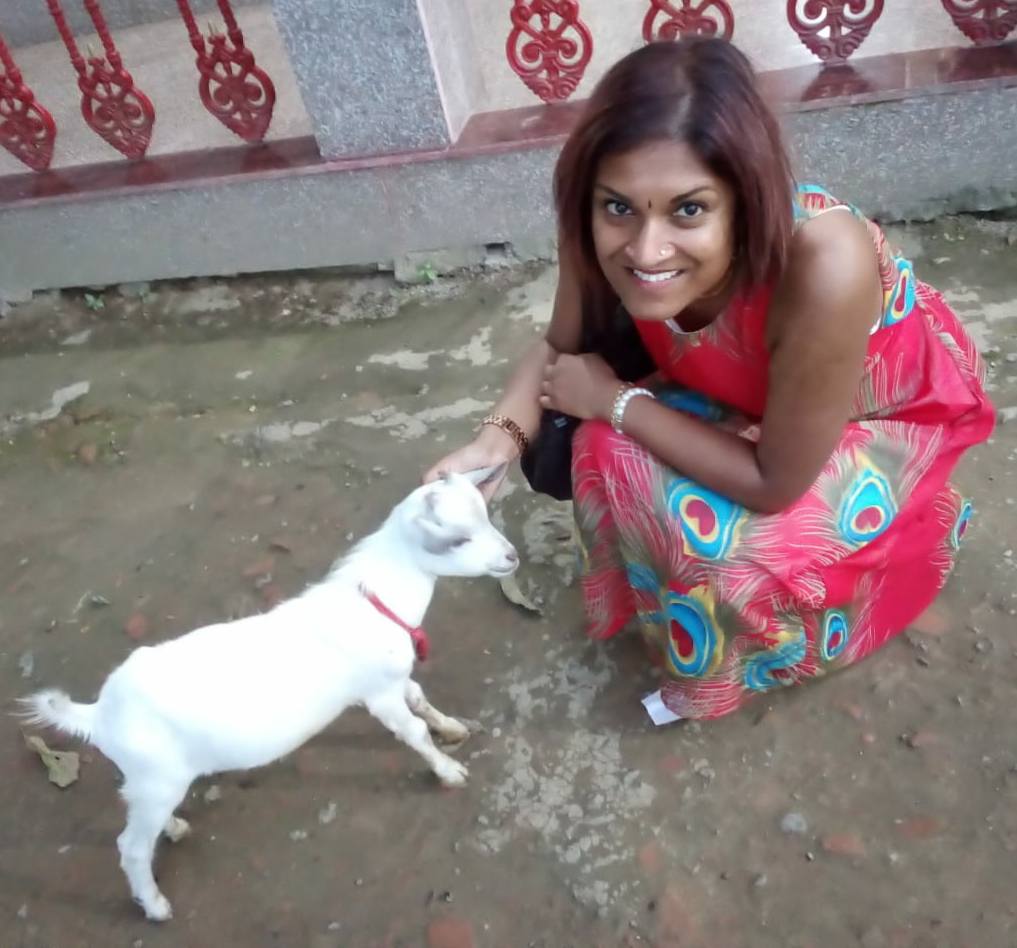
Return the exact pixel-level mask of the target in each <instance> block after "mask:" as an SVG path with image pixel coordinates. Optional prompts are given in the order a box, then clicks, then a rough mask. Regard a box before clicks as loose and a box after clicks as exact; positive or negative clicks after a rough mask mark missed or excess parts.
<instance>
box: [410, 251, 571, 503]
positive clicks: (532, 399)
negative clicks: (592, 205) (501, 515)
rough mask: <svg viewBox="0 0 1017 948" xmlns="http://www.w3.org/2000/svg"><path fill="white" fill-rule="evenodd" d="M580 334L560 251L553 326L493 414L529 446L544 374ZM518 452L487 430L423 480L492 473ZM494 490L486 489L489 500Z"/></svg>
mask: <svg viewBox="0 0 1017 948" xmlns="http://www.w3.org/2000/svg"><path fill="white" fill-rule="evenodd" d="M581 334H582V293H581V290H580V287H579V281H578V278H577V277H576V273H575V269H574V268H573V267H572V266H571V265H570V264H569V261H568V257H567V254H566V252H565V250H564V249H562V250H561V251H560V252H559V262H558V287H557V289H556V291H555V295H554V306H553V308H552V310H551V322H550V325H549V326H548V329H547V332H546V333H545V334H544V337H543V338H542V339H540V340H538V341H537V342H535V343H534V344H533V345H532V346H530V347H529V348H528V349H527V350H526V352H525V353H524V354H523V356H522V358H521V359H520V360H519V362H518V363H516V366H515V369H514V370H513V371H512V374H511V375H510V376H509V380H508V382H507V383H506V385H505V388H504V390H503V392H502V396H501V398H500V399H499V400H498V403H497V405H495V407H494V409H493V411H492V414H495V415H503V416H505V417H506V418H510V419H512V421H514V422H515V423H516V424H517V425H519V427H520V428H521V429H522V430H523V432H524V433H525V434H526V436H527V437H528V438H529V439H530V440H531V441H532V440H533V439H534V438H535V437H536V435H537V431H538V430H539V427H540V412H541V408H540V404H539V402H538V399H539V396H540V386H541V383H542V381H543V379H544V373H545V370H546V369H547V367H548V366H549V365H552V364H553V363H554V361H555V360H556V359H557V358H558V355H559V353H561V352H576V351H577V350H578V348H579V343H580V338H581ZM519 453H520V452H519V447H518V445H517V444H516V442H515V441H514V440H513V438H512V436H511V435H509V433H508V432H507V431H505V430H503V429H502V428H498V427H497V426H495V425H485V426H484V427H483V428H481V429H480V431H479V432H478V433H477V437H476V438H475V439H474V440H473V441H472V442H470V443H469V444H467V445H465V446H464V447H462V448H459V449H458V450H456V451H453V452H452V453H451V454H449V455H447V456H446V457H444V458H442V459H441V460H440V461H439V462H438V463H437V464H435V465H434V467H432V468H431V469H430V470H429V471H428V472H427V473H426V474H425V475H424V480H425V482H426V481H431V480H434V479H435V478H436V477H438V475H439V474H440V473H442V472H446V471H470V470H476V469H478V468H481V467H496V466H498V465H500V464H505V463H509V462H511V461H514V460H515V459H516V458H517V457H518V456H519ZM497 486H498V485H497V484H496V483H495V484H493V485H486V486H485V488H484V490H485V493H487V494H488V496H491V495H492V494H493V493H494V490H495V489H496V488H497Z"/></svg>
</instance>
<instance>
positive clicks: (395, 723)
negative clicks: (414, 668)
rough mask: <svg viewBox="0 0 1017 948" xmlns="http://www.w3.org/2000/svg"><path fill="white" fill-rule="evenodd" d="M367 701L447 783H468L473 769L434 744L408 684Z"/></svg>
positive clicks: (381, 718) (368, 706)
mask: <svg viewBox="0 0 1017 948" xmlns="http://www.w3.org/2000/svg"><path fill="white" fill-rule="evenodd" d="M364 704H365V705H366V706H367V710H368V711H369V712H370V713H371V714H372V715H373V716H374V717H375V718H377V720H378V721H380V722H381V723H382V724H384V725H385V727H387V728H388V729H389V730H390V731H391V732H392V733H393V734H394V735H395V736H396V737H398V738H399V740H401V741H402V742H403V743H404V744H407V745H408V746H409V747H412V748H413V749H414V750H415V751H416V752H417V753H418V754H420V756H421V757H423V758H424V760H426V761H427V763H428V765H429V766H430V768H431V770H433V771H434V772H435V774H436V775H437V777H438V779H439V780H440V781H441V782H442V783H443V784H445V786H447V787H461V786H462V785H463V784H464V783H466V778H467V777H468V776H469V771H468V770H467V769H466V767H465V766H464V765H463V764H461V763H459V761H458V760H455V759H454V758H452V757H449V755H448V754H446V753H445V752H444V751H441V750H439V749H438V748H437V747H435V746H434V742H433V741H432V740H431V734H430V732H429V731H428V730H427V725H426V724H425V723H424V722H423V720H422V719H421V718H418V717H417V716H416V715H415V714H414V713H413V712H412V711H411V710H410V706H409V704H408V703H407V701H406V691H405V688H403V687H396V688H393V689H390V690H389V691H386V692H385V693H384V694H381V695H375V696H373V697H371V698H368V699H367V700H366V701H365V702H364Z"/></svg>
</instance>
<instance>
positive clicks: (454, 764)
mask: <svg viewBox="0 0 1017 948" xmlns="http://www.w3.org/2000/svg"><path fill="white" fill-rule="evenodd" d="M435 773H436V774H437V775H438V779H439V780H440V781H441V782H442V783H443V784H444V785H445V786H446V787H462V786H463V785H465V783H466V778H467V777H469V775H470V772H469V770H467V769H466V765H465V764H461V763H459V761H458V760H453V759H452V758H451V757H450V758H449V759H448V760H446V761H442V763H441V767H439V768H438V769H437V770H436V771H435Z"/></svg>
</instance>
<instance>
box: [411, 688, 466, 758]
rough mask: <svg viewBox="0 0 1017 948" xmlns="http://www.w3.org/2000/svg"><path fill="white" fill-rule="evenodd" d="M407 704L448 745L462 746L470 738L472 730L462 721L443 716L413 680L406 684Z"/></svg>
mask: <svg viewBox="0 0 1017 948" xmlns="http://www.w3.org/2000/svg"><path fill="white" fill-rule="evenodd" d="M406 703H407V704H408V705H409V706H410V710H411V711H412V712H413V713H414V714H415V715H416V716H417V717H418V718H422V719H423V721H424V723H425V724H426V725H427V726H428V727H429V728H430V729H431V730H432V731H433V732H434V733H435V734H437V735H438V737H440V738H441V739H442V740H443V741H444V742H445V743H446V744H460V743H462V742H463V741H465V740H466V738H468V737H469V736H470V729H469V728H468V727H467V726H466V725H465V724H463V722H462V721H457V720H456V719H455V718H450V717H449V716H448V715H447V714H442V713H441V711H439V710H438V709H437V708H436V707H435V706H434V705H433V704H431V702H430V701H428V700H427V696H426V695H425V694H424V690H423V688H421V687H420V685H418V684H417V683H416V682H415V681H414V680H413V679H412V678H411V679H410V680H409V681H407V682H406Z"/></svg>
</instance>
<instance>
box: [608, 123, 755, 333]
mask: <svg viewBox="0 0 1017 948" xmlns="http://www.w3.org/2000/svg"><path fill="white" fill-rule="evenodd" d="M734 211H735V195H734V192H733V191H732V189H731V187H730V186H729V185H728V184H726V183H725V182H724V181H722V180H721V179H720V178H718V177H717V176H716V175H715V174H713V173H712V172H711V171H710V170H709V168H707V167H706V166H705V165H704V164H703V163H702V161H700V160H699V158H698V157H697V156H696V154H695V153H694V152H693V150H692V149H691V148H690V147H689V146H688V145H686V144H677V143H675V142H651V143H649V144H646V145H640V146H639V147H638V148H634V149H633V150H632V151H628V152H624V153H623V154H619V155H612V156H610V157H608V158H605V159H604V160H603V161H602V162H601V163H600V167H599V168H598V169H597V176H596V179H595V184H594V189H593V213H592V223H593V243H594V246H595V248H596V251H597V262H598V263H599V264H600V267H601V269H602V270H603V272H604V276H605V277H606V278H607V281H608V282H609V283H610V284H611V287H612V288H613V289H614V291H615V292H616V293H617V294H618V296H619V298H620V299H621V302H622V305H623V306H624V307H625V309H626V310H628V312H629V313H630V314H631V315H632V316H633V317H635V318H637V319H647V320H664V319H670V318H671V317H673V316H677V315H678V314H679V313H681V312H682V311H683V310H686V309H688V308H689V307H695V304H697V303H701V304H702V309H703V311H704V312H703V315H704V316H707V317H711V316H712V315H715V313H716V311H715V310H714V311H713V312H710V310H711V303H712V302H713V300H712V299H711V298H712V297H716V298H717V299H718V300H719V298H720V294H721V292H722V291H723V290H725V289H726V288H727V284H728V281H729V280H728V278H729V277H730V275H731V264H732V259H733V253H734ZM694 312H696V313H698V312H699V310H698V309H694Z"/></svg>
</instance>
